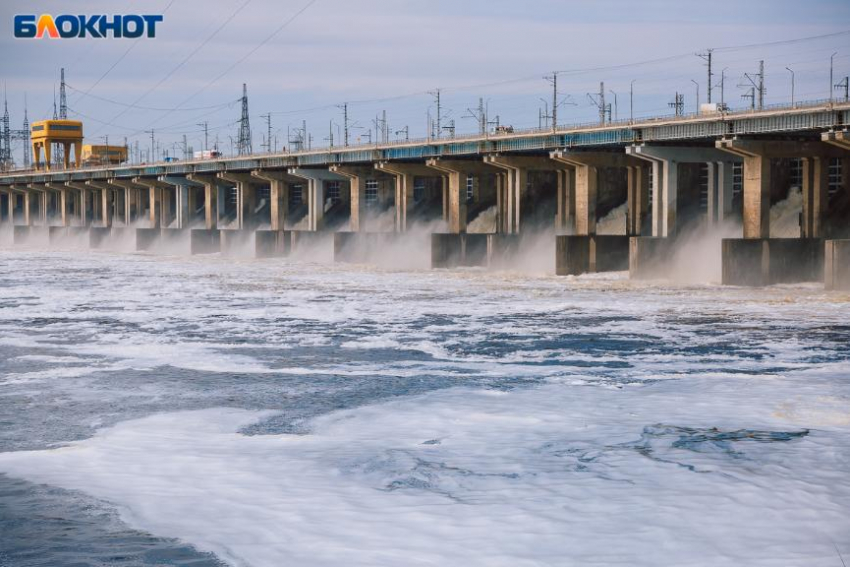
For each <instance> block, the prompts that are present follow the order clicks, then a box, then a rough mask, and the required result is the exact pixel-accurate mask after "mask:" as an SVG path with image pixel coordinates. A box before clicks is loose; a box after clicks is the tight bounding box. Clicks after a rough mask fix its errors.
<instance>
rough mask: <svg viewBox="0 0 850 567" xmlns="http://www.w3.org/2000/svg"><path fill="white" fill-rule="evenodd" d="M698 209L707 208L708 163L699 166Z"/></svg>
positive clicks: (705, 209)
mask: <svg viewBox="0 0 850 567" xmlns="http://www.w3.org/2000/svg"><path fill="white" fill-rule="evenodd" d="M699 210H701V211H707V210H708V164H707V163H701V164H700V166H699Z"/></svg>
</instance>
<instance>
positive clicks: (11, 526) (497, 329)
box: [0, 249, 850, 567]
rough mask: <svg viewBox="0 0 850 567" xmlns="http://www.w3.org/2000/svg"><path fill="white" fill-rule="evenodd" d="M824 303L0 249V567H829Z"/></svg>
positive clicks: (790, 294)
mask: <svg viewBox="0 0 850 567" xmlns="http://www.w3.org/2000/svg"><path fill="white" fill-rule="evenodd" d="M842 554H843V556H844V560H845V561H846V560H848V559H850V295H848V294H840V293H827V292H824V291H823V290H822V289H819V288H818V287H816V286H787V287H783V286H777V287H772V288H768V289H762V290H748V289H738V288H721V287H719V286H713V285H690V286H678V285H673V284H667V283H636V282H630V281H628V280H627V278H626V276H625V274H611V275H604V276H584V277H579V278H558V277H554V276H547V275H528V274H515V273H508V272H504V273H489V272H486V271H483V270H478V269H466V270H452V271H391V270H379V269H376V268H369V267H363V266H341V265H324V264H309V263H290V262H287V261H283V260H233V259H226V258H220V257H218V256H215V255H214V256H207V257H194V258H178V257H166V256H151V255H142V254H113V253H108V252H82V251H78V252H73V251H65V252H49V251H39V250H29V251H20V250H8V249H6V250H0V566H2V567H18V566H71V565H73V566H98V567H100V566H104V567H105V566H137V565H175V566H194V567H201V566H204V567H207V566H219V565H236V566H270V567H271V566H283V565H287V566H343V565H344V566H401V565H403V566H418V565H423V566H424V565H435V566H436V565H440V566H461V565H462V566H485V565H486V566H505V567H508V566H510V567H525V566H543V565H547V566H548V565H564V566H568V565H582V566H586V565H623V566H626V565H628V566H641V565H646V566H658V565H677V566H681V565H705V566H712V567H716V566H740V565H748V566H782V567H788V566H795V565H800V566H810V565H824V566H830V565H833V566H840V565H841V557H840V555H842Z"/></svg>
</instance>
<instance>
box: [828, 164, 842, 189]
mask: <svg viewBox="0 0 850 567" xmlns="http://www.w3.org/2000/svg"><path fill="white" fill-rule="evenodd" d="M827 175H828V180H827V188H828V189H827V190H828V191H829V195H830V196H832V195H834V194H836V193H838V192H839V191H840V190H841V176H842V171H841V158H829V173H828V174H827Z"/></svg>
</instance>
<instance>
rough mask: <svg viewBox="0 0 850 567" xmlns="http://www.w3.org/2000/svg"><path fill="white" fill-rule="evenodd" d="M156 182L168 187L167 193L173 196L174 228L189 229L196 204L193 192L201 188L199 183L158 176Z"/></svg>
mask: <svg viewBox="0 0 850 567" xmlns="http://www.w3.org/2000/svg"><path fill="white" fill-rule="evenodd" d="M157 180H158V181H160V182H161V183H164V184H165V186H167V187H168V191H169V192H172V193H173V194H174V211H173V213H172V214H173V220H174V228H189V227H190V226H191V224H192V220H193V216H194V213H195V210H197V204H196V202H195V201H196V199H195V192H196V191H195V190H196V189H197V188H200V187H202V185H201V184H200V183H195V182H194V181H190V180H188V179H186V178H185V177H172V176H169V175H160V176H159V177H158V178H157Z"/></svg>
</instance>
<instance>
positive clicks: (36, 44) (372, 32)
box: [0, 0, 850, 152]
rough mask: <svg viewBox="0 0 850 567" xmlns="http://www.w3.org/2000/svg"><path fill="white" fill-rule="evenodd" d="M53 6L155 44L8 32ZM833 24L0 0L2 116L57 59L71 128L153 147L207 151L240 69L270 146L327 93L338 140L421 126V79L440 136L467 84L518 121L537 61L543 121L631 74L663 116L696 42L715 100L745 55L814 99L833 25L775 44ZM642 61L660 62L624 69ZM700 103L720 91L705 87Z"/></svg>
mask: <svg viewBox="0 0 850 567" xmlns="http://www.w3.org/2000/svg"><path fill="white" fill-rule="evenodd" d="M83 6H84V8H83ZM305 6H306V7H307V8H306V10H304V11H303V13H301V14H300V15H298V16H297V17H296V18H295V19H294V20H293V21H292V22H291V23H289V24H288V25H285V26H284V27H283V29H281V31H280V32H279V33H277V34H276V35H272V34H274V32H275V30H277V29H279V28H280V27H281V26H283V25H284V24H285V23H286V22H287V21H288V20H289V19H290V18H292V17H293V16H295V15H296V14H297V13H298V12H299V11H300V10H302V9H303V8H304V7H305ZM69 10H71V11H72V13H86V14H95V13H99V12H104V13H125V14H130V13H152V14H158V13H162V14H164V21H163V22H161V23H160V24H159V25H158V34H157V37H156V38H155V39H140V40H128V39H120V40H116V39H101V40H97V39H86V40H79V39H77V40H70V39H65V40H49V39H42V40H15V39H13V37H12V19H13V16H14V15H15V14H18V13H35V14H39V13H50V14H53V15H59V14H62V13H67V12H68V11H69ZM847 30H850V2H847V1H846V0H809V1H808V2H800V1H799V0H797V1H786V0H748V1H746V2H743V1H741V0H715V1H713V2H682V1H681V0H678V1H673V0H669V1H668V0H646V1H642V2H631V1H615V0H596V1H593V2H590V1H585V2H577V1H565V0H562V1H554V0H541V1H536V2H535V1H531V0H527V1H525V2H516V1H514V2H508V1H501V0H495V1H494V0H489V1H483V0H482V1H478V0H471V1H469V0H466V1H464V0H453V1H445V0H429V1H420V2H400V1H398V0H314V1H313V2H312V3H310V2H309V0H297V1H291V0H236V1H228V2H223V1H210V0H204V1H201V0H156V1H141V0H136V1H133V0H131V1H129V2H122V1H111V2H95V1H87V2H85V3H83V2H68V1H67V0H66V1H64V2H50V1H45V2H38V1H32V0H27V1H18V0H13V1H9V0H6V1H4V2H3V3H2V5H0V49H2V53H3V58H2V67H0V78H1V79H2V80H3V81H5V84H6V86H7V92H8V100H9V110H10V113H11V119H12V126H13V127H15V128H20V123H21V121H22V119H23V103H24V94H25V93H26V96H27V99H28V109H29V118H30V120H31V121H32V120H38V119H44V118H49V117H51V115H52V112H53V92H54V88H55V87H56V86H57V85H58V81H59V69H60V67H65V69H66V79H67V82H68V84H69V90H68V105H69V108H70V115H71V116H72V117H78V118H80V119H82V120H83V121H84V123H85V133H86V136H87V138H88V139H89V141H91V142H97V138H100V137H102V136H104V135H109V136H110V140H121V141H123V138H124V137H125V136H127V137H129V140H130V142H131V143H132V142H133V141H135V140H140V143H142V144H145V147H149V144H150V138H149V136H147V135H146V134H144V131H145V130H150V129H153V130H154V131H155V132H156V138H157V140H158V141H159V142H160V144H161V145H162V147H163V148H166V147H168V148H171V145H172V144H173V143H174V142H177V141H179V140H181V139H182V136H183V134H186V135H187V138H188V140H189V144H190V145H193V146H194V147H195V149H200V147H201V146H202V145H203V141H202V137H203V136H202V133H201V132H202V129H201V127H199V126H197V124H198V123H200V122H203V121H208V123H209V128H210V136H211V138H212V139H214V137H215V136H216V135H217V136H218V138H219V144H220V146H221V147H222V149H223V150H224V151H225V152H229V150H230V136H235V135H236V125H235V124H234V122H235V121H236V120H237V119H238V117H239V113H240V108H239V106H238V104H235V101H236V100H237V99H238V98H239V96H240V95H241V88H242V83H243V82H244V83H247V84H248V93H249V100H250V111H251V125H252V129H253V132H254V149H255V151H260V150H261V148H260V144H261V143H262V142H263V137H264V135H265V132H266V126H265V122H264V119H263V118H261V115H262V114H266V113H269V112H271V113H272V129H273V136H274V137H276V138H277V146H278V148H280V147H282V146H283V145H285V144H286V137H287V134H286V132H287V126H288V125H290V126H291V127H293V128H294V127H295V126H296V125H300V123H301V121H302V120H306V121H307V124H308V129H309V130H310V131H311V132H312V133H313V135H314V142H313V143H314V145H325V144H326V143H327V142H326V141H325V140H323V138H325V137H327V135H328V130H329V129H330V126H329V123H330V121H334V122H335V123H342V112H341V111H340V110H339V109H337V108H336V107H335V106H334V105H335V104H337V103H342V102H344V101H352V104H350V107H349V113H350V115H351V121H352V123H354V124H355V125H356V126H362V128H357V127H355V128H353V129H352V141H355V139H356V138H357V137H361V138H362V137H364V135H365V134H364V133H365V131H366V129H367V128H369V127H371V126H372V119H373V118H374V117H375V115H376V113H378V112H379V111H381V110H384V109H385V110H386V111H387V116H388V121H389V123H390V129H391V130H392V131H393V132H396V131H398V130H401V129H402V128H403V127H404V126H409V132H410V136H411V137H418V136H424V135H425V128H426V114H427V112H428V109H429V107H431V112H432V113H434V108H433V107H434V100H433V97H432V96H431V95H429V94H428V91H432V90H434V89H436V88H438V87H439V88H441V89H442V93H443V106H444V110H443V112H444V114H446V115H447V118H446V121H445V122H444V124H445V123H448V121H449V120H451V119H454V120H455V121H456V122H455V123H456V126H457V128H458V133H461V132H468V131H473V130H475V128H476V124H475V121H474V120H472V119H470V118H465V115H467V114H468V113H467V108H468V107H474V106H476V105H477V103H478V97H484V98H485V99H487V100H488V107H489V114H490V117H491V118H493V117H495V115H497V114H498V115H499V117H500V120H501V122H502V123H503V124H512V125H515V126H517V127H532V126H536V125H537V123H538V109H539V108H540V107H542V106H543V104H544V103H543V102H542V101H540V100H539V99H540V97H544V98H546V99H547V100H548V99H550V98H551V87H550V85H549V84H548V83H547V82H546V81H545V80H544V79H543V76H544V75H546V74H548V73H550V72H551V71H555V70H557V71H572V72H566V73H563V74H561V75H559V86H560V91H561V93H563V97H562V98H563V100H564V102H563V103H562V104H561V106H560V107H559V109H558V113H559V120H558V121H559V123H561V124H569V123H574V122H587V121H591V120H593V119H594V117H595V113H596V108H595V107H594V106H593V103H592V102H591V101H590V99H589V98H588V96H587V93H588V92H595V91H598V90H599V82H600V81H605V89H606V95H607V96H608V97H609V99H610V100H613V98H614V95H613V94H612V91H613V92H616V93H617V114H618V115H619V117H620V118H627V117H628V114H629V111H630V110H629V87H630V84H631V81H632V80H633V79H634V80H635V83H634V113H635V116H638V117H639V116H648V115H658V114H667V113H670V112H671V109H670V108H668V107H667V103H668V102H669V101H671V100H672V99H673V96H674V94H675V92H677V91H678V92H681V93H684V94H685V104H686V107H687V109H688V110H689V111H690V110H693V109H694V107H695V103H696V89H697V86H696V85H695V84H694V83H693V82H692V80H695V81H697V82H698V83H699V89H700V100H701V101H702V102H704V101H705V98H706V82H707V79H706V69H705V66H704V62H703V61H702V60H701V59H700V58H698V57H696V56H695V55H694V54H695V53H696V52H699V51H703V50H705V49H706V48H709V47H714V48H717V49H716V51H715V55H714V59H715V71H716V73H717V76H716V77H715V81H714V82H715V83H719V82H720V71H721V69H723V68H728V70H727V71H726V73H727V76H726V81H725V99H726V101H727V102H728V103H729V104H731V105H732V106H742V105H745V104H747V102H746V101H745V100H743V99H741V94H743V93H744V92H745V89H744V88H743V87H739V86H738V85H739V84H741V83H742V82H746V79H745V78H744V77H743V73H744V72H749V73H755V72H756V71H757V70H758V61H759V59H764V60H765V68H766V76H767V81H766V84H767V97H766V99H767V103H779V102H785V101H787V100H788V99H789V98H790V84H791V82H790V77H791V74H790V72H789V71H787V70H786V69H785V67H786V66H787V67H791V68H792V69H793V70H794V72H795V75H796V97H797V99H798V100H802V99H821V98H827V97H828V96H829V91H828V83H829V57H830V55H831V54H832V53H833V52H835V51H838V52H839V53H838V55H836V57H835V76H836V81H835V82H838V81H839V80H840V79H841V78H843V77H844V76H845V75H847V74H848V71H850V34H848V33H844V34H840V35H833V36H832V37H827V38H821V39H813V40H807V41H799V42H789V41H788V40H792V39H796V38H805V37H812V36H821V35H825V34H835V33H837V32H844V31H847ZM269 38H270V39H269ZM267 39H268V41H267V42H266V43H265V44H263V42H264V41H265V40H267ZM751 44H756V45H755V46H753V47H748V48H737V49H724V48H728V47H735V46H745V45H751ZM767 44H772V45H767ZM675 56H679V57H675ZM243 59H244V61H243ZM658 59H665V60H664V61H659V62H654V63H642V64H640V63H641V62H648V61H653V60H658ZM240 61H241V63H240ZM237 63H238V64H237ZM164 79H165V80H164ZM838 94H839V93H837V92H836V95H838ZM842 96H843V93H842ZM713 98H714V100H715V101H717V100H718V99H719V98H720V88H719V87H717V88H715V89H714V92H713ZM356 101H363V102H356ZM370 101H372V102H370ZM141 107H144V108H141ZM154 109H156V110H154ZM399 135H400V134H399ZM211 143H212V142H211ZM172 151H173V150H172Z"/></svg>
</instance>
